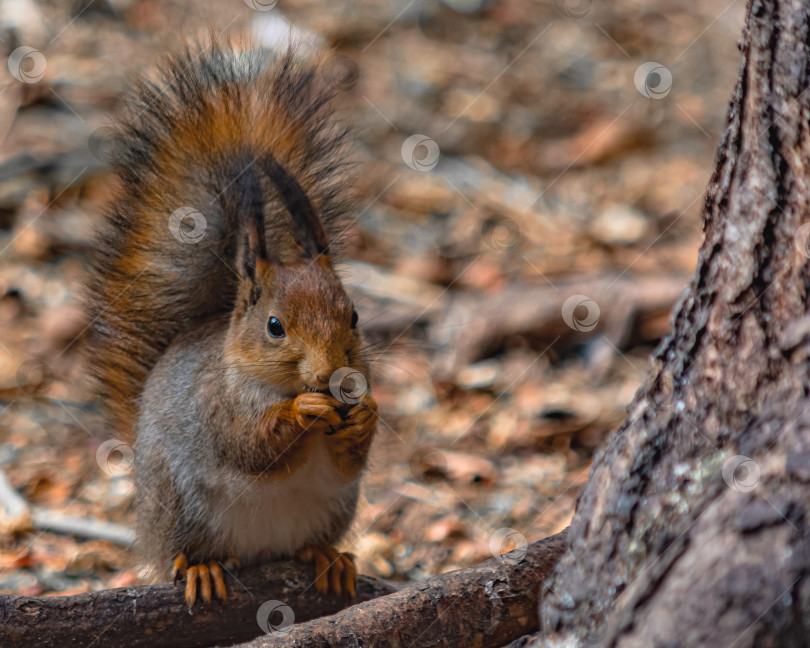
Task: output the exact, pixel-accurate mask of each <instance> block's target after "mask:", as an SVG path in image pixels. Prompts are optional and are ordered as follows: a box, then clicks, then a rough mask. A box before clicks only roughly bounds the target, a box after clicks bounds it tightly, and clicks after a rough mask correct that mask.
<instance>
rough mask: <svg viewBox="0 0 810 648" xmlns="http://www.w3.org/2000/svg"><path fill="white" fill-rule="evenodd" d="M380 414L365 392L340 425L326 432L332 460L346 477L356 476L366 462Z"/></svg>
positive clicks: (373, 401)
mask: <svg viewBox="0 0 810 648" xmlns="http://www.w3.org/2000/svg"><path fill="white" fill-rule="evenodd" d="M344 407H345V406H344ZM379 418H380V414H379V410H378V408H377V403H376V401H375V400H374V399H373V398H372V397H371V396H369V395H368V394H366V395H365V396H363V397H362V398H361V399H360V401H359V402H357V403H356V404H354V405H352V406H351V407H349V409H348V410H347V411H345V412H344V413H343V419H342V421H341V423H340V425H339V426H338V427H337V428H336V429H334V431H333V432H332V433H327V434H329V435H330V436H328V437H327V438H328V439H329V440H328V442H327V444H326V446H327V449H328V451H329V454H330V456H331V457H332V461H333V463H334V464H335V466H336V467H337V468H338V470H339V471H340V472H341V473H342V474H343V475H344V476H345V477H346V478H347V479H354V478H355V477H356V476H357V475H358V474H359V473H360V471H361V470H362V469H363V467H364V466H365V465H366V460H367V459H368V452H369V449H370V448H371V441H372V439H373V437H374V435H373V432H374V429H375V426H376V424H377V421H378V420H379Z"/></svg>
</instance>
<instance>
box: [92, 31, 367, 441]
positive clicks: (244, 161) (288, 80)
mask: <svg viewBox="0 0 810 648" xmlns="http://www.w3.org/2000/svg"><path fill="white" fill-rule="evenodd" d="M332 99H333V91H332V89H331V88H330V87H329V85H328V84H327V83H325V82H324V81H322V79H321V77H320V75H319V72H318V67H317V65H316V64H314V63H311V62H307V61H305V60H304V59H303V58H302V57H301V56H299V54H298V53H297V52H296V51H295V49H294V48H290V49H289V50H288V51H287V52H285V53H283V54H278V55H276V54H273V53H270V52H268V51H262V50H251V51H242V52H235V51H234V50H233V49H232V48H230V47H229V46H223V45H221V44H216V43H215V44H214V45H211V46H197V47H191V46H186V47H185V48H184V49H183V50H182V51H180V52H178V53H175V54H173V55H171V56H170V57H169V58H168V59H167V60H166V61H165V63H164V64H163V65H162V67H161V68H160V75H159V79H158V80H157V81H146V80H142V81H139V82H138V83H137V85H136V88H135V92H134V93H133V99H132V100H131V101H130V102H129V104H128V105H127V107H126V109H125V111H124V115H123V117H122V119H121V121H120V125H119V128H118V136H119V146H116V152H117V153H118V154H119V156H118V159H117V160H115V161H114V163H113V169H114V171H115V174H116V176H117V178H118V187H117V189H116V195H115V198H114V200H113V201H112V202H111V204H110V207H109V208H108V209H107V211H106V213H105V216H104V222H103V224H102V227H101V230H100V232H99V235H98V254H97V257H96V259H95V261H94V267H93V269H92V273H91V280H90V282H89V285H88V290H87V294H86V299H85V303H86V308H87V310H88V311H89V315H90V318H91V326H90V335H89V338H88V345H87V347H88V350H89V353H90V366H91V367H92V369H93V373H94V374H95V377H96V378H97V381H98V386H99V390H100V391H101V395H102V397H103V398H104V399H105V400H106V401H107V403H108V404H109V405H110V407H109V408H108V409H109V413H110V420H111V424H112V428H113V431H114V434H115V435H116V436H118V437H119V438H122V439H125V440H134V436H135V435H134V428H135V423H136V420H137V416H138V399H139V396H140V394H141V391H142V390H143V385H144V382H145V381H146V378H147V375H148V373H149V371H150V370H151V369H152V367H153V366H154V365H155V363H156V362H157V361H158V359H159V358H160V356H161V355H162V354H163V353H164V351H165V349H166V347H167V346H168V345H169V344H170V343H171V341H172V340H173V339H174V338H175V337H176V336H177V335H179V334H181V333H183V332H185V331H190V330H193V329H194V328H195V327H196V326H197V325H199V324H200V323H201V322H203V321H205V320H208V319H210V318H214V317H217V316H219V315H222V316H225V315H227V314H228V313H230V312H231V310H232V309H233V303H234V299H235V296H236V292H237V289H238V274H239V273H238V272H237V271H235V266H236V265H237V264H238V263H241V262H242V260H241V259H239V258H238V257H239V249H240V247H241V245H240V237H242V236H246V235H247V236H250V232H251V231H252V232H253V240H252V241H251V242H250V244H251V246H252V249H253V252H254V254H258V255H263V256H264V257H266V258H267V257H269V258H270V259H271V260H274V261H277V262H281V263H283V262H285V260H287V259H288V258H289V256H290V254H291V252H290V250H291V249H292V248H293V247H295V246H298V248H299V249H302V250H303V251H304V252H305V253H306V254H307V255H310V256H313V255H317V254H321V253H326V252H328V249H329V242H330V241H332V242H334V241H335V240H336V239H339V238H340V234H341V232H342V230H343V228H344V226H345V223H346V220H347V217H348V214H349V212H350V210H351V208H352V207H353V205H354V200H353V197H352V192H351V187H350V185H349V183H348V169H349V167H350V166H351V165H350V162H348V161H347V160H348V154H347V146H346V137H345V135H346V130H345V128H343V127H342V126H341V125H340V124H339V123H337V122H336V121H334V120H333V118H332V116H331V115H332V110H331V103H332ZM265 178H266V179H268V180H269V181H270V187H271V188H272V189H271V191H270V192H268V191H267V190H266V187H265V185H266V184H267V183H265V182H263V180H264V179H265ZM259 203H261V204H259ZM302 228H306V230H307V231H309V232H310V233H311V234H312V235H311V236H309V237H303V238H302V237H300V236H298V237H297V238H296V232H300V231H301V230H302ZM260 234H264V236H260Z"/></svg>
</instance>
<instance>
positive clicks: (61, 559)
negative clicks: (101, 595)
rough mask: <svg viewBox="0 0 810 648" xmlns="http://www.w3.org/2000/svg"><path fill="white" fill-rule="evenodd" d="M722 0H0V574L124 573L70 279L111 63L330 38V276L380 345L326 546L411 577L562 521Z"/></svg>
mask: <svg viewBox="0 0 810 648" xmlns="http://www.w3.org/2000/svg"><path fill="white" fill-rule="evenodd" d="M744 9H745V3H744V2H743V0H732V1H731V2H728V0H706V1H704V2H701V3H694V2H687V1H678V0H615V1H614V2H609V3H607V2H591V1H590V0H578V1H577V0H569V1H566V0H558V1H553V2H552V1H551V0H545V1H539V0H538V1H534V0H502V1H500V2H486V1H481V0H445V1H444V2H438V1H435V0H397V1H372V0H368V1H365V2H357V1H351V2H326V1H325V0H278V1H277V2H272V0H244V1H243V0H219V1H218V2H215V1H213V0H209V1H203V2H190V1H177V0H159V1H158V0H108V1H104V0H89V1H86V0H82V1H79V2H75V3H71V2H64V1H59V2H57V1H52V2H49V1H46V0H41V1H40V0H2V2H0V57H2V67H1V69H0V141H2V147H1V148H0V470H2V475H1V476H0V503H2V510H3V514H2V516H0V591H7V592H16V593H23V594H28V595H36V594H47V593H77V592H84V591H89V590H95V589H101V588H104V587H110V586H123V585H129V584H133V583H137V582H139V580H138V577H139V574H138V570H137V566H136V565H135V564H134V563H133V561H132V554H131V552H130V551H129V549H127V547H126V543H127V540H128V538H129V531H128V528H131V527H132V523H133V520H134V511H133V509H132V506H131V502H132V485H131V473H130V472H129V468H130V464H131V459H132V451H131V449H130V448H129V447H128V446H125V445H122V444H120V443H118V442H116V441H114V440H111V439H110V433H109V431H108V430H107V429H106V428H105V424H104V421H103V419H102V417H101V414H100V409H99V406H98V403H96V402H95V401H94V399H93V394H92V392H91V390H90V389H89V388H88V382H87V379H86V367H85V366H84V365H83V361H82V357H81V347H82V344H83V342H84V334H85V330H86V326H87V321H86V319H85V318H84V316H83V315H82V313H81V311H80V310H79V309H78V307H77V303H76V299H77V296H78V292H79V290H80V287H81V285H82V282H83V281H84V277H85V273H86V271H87V262H88V258H89V255H90V254H91V253H92V252H93V239H92V233H93V228H94V227H95V225H96V224H97V223H98V215H99V212H100V209H101V207H102V206H103V204H104V202H105V200H106V198H107V190H108V186H109V177H108V175H107V173H108V171H107V164H106V160H107V159H109V155H110V147H111V146H114V142H111V141H110V138H109V125H110V124H111V120H112V119H113V118H114V115H115V112H116V108H117V106H119V103H120V101H121V98H122V93H124V91H125V90H126V88H127V84H128V79H129V78H131V76H132V75H133V74H134V73H138V72H145V71H147V70H149V69H150V66H151V65H153V64H154V62H155V60H156V57H158V56H159V54H160V53H161V52H163V51H165V50H166V49H167V48H169V47H171V46H174V45H178V44H179V43H180V41H181V39H182V38H190V39H195V38H201V39H206V38H207V37H208V35H209V34H210V30H211V29H212V28H213V31H214V32H221V33H223V34H246V33H249V34H252V35H253V37H254V38H255V39H256V42H257V43H260V44H261V45H263V46H267V47H283V46H285V44H286V42H287V40H288V39H289V38H290V36H291V35H292V36H293V37H294V38H296V39H298V40H300V41H302V42H305V43H307V44H308V46H311V47H312V48H314V49H323V48H331V52H332V53H331V54H330V56H329V57H328V58H327V61H326V65H325V67H324V72H323V73H324V75H325V78H326V80H327V81H328V82H329V83H332V84H334V86H335V88H336V89H337V90H338V92H339V98H338V106H339V111H340V113H341V115H342V116H343V118H344V119H345V120H346V121H347V122H348V123H349V124H350V126H351V127H352V129H353V131H354V133H355V135H356V146H355V149H354V152H353V155H354V156H355V159H356V160H357V161H358V162H359V167H358V183H357V190H358V192H359V194H360V196H361V198H362V201H361V206H360V208H359V209H358V212H357V218H356V220H355V221H354V223H353V224H352V226H351V228H350V230H349V231H348V233H347V236H346V258H345V259H344V263H343V264H342V265H341V274H342V276H343V278H344V281H345V283H346V285H347V286H348V287H349V289H350V291H351V293H352V295H353V297H354V299H355V302H356V304H357V305H358V310H359V312H360V321H361V326H363V327H364V328H365V330H366V332H367V336H368V337H369V338H370V339H371V340H372V341H373V342H375V344H376V346H377V348H378V349H379V350H380V352H381V353H380V357H379V359H378V361H377V362H376V363H375V366H374V374H373V376H374V380H373V383H372V385H373V391H374V395H375V397H376V398H377V400H378V401H379V403H380V406H381V410H382V421H381V423H380V428H379V433H378V435H377V439H376V441H375V446H374V448H373V456H372V461H371V466H370V469H369V471H368V475H367V479H366V487H365V494H364V498H365V499H364V502H363V505H362V507H361V511H360V513H359V515H358V518H357V521H356V524H355V530H354V533H353V534H352V536H351V537H349V538H348V539H347V541H346V548H347V549H349V550H351V551H353V552H355V553H356V554H357V555H358V558H359V562H360V566H361V570H362V571H363V572H365V573H367V574H371V575H376V576H381V577H386V578H399V579H424V578H427V577H429V576H431V575H433V574H437V573H440V572H443V571H447V570H450V569H456V568H459V567H463V566H466V565H469V564H471V563H474V562H477V561H480V560H482V559H486V558H489V557H492V556H493V555H499V554H500V553H501V552H503V551H506V550H509V549H512V548H515V547H520V546H522V545H525V543H526V542H532V541H534V540H538V539H540V538H543V537H545V536H548V535H550V534H553V533H556V532H558V531H560V530H561V529H563V528H564V527H565V526H566V525H567V524H568V523H569V521H570V519H571V516H572V514H573V510H574V507H575V503H576V497H577V494H578V492H579V490H580V488H581V486H582V485H583V483H584V482H585V481H586V479H587V476H588V470H589V466H590V462H591V458H592V456H593V453H594V452H595V451H596V449H597V448H598V447H599V445H600V443H601V442H602V441H603V440H604V439H605V437H606V435H607V434H609V433H610V432H611V431H612V430H613V429H615V428H616V427H617V426H618V425H619V424H620V422H621V421H622V419H623V417H624V414H625V407H626V405H627V403H628V402H629V401H630V399H631V398H632V396H633V393H634V391H635V390H636V388H637V387H638V386H639V385H640V383H641V381H642V380H643V379H644V375H645V371H646V367H647V363H648V358H649V355H650V353H651V351H652V350H653V349H654V348H655V345H656V344H657V343H658V341H659V340H660V339H661V337H662V336H664V335H665V334H666V333H667V331H668V328H669V312H670V310H671V309H672V307H673V305H674V303H675V302H676V301H677V299H678V297H679V295H680V293H681V291H682V290H683V288H684V287H685V285H686V282H687V281H688V279H689V277H690V276H691V273H692V271H693V269H694V267H695V263H696V258H697V250H698V247H699V244H700V240H701V221H700V211H701V202H702V200H701V199H702V196H703V192H704V188H705V185H706V183H707V182H708V180H709V178H710V175H711V173H712V171H713V168H714V154H715V148H716V145H717V141H718V139H719V137H720V135H721V133H722V129H723V125H724V116H725V112H726V107H727V102H728V98H729V96H730V94H731V91H732V88H733V85H734V82H735V80H736V75H737V71H738V68H739V52H738V50H737V41H738V39H739V35H740V32H741V29H742V24H743V12H744ZM21 48H24V49H21ZM21 498H22V499H21ZM54 529H59V531H58V532H55V531H54ZM105 538H107V539H105Z"/></svg>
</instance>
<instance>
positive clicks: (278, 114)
mask: <svg viewBox="0 0 810 648" xmlns="http://www.w3.org/2000/svg"><path fill="white" fill-rule="evenodd" d="M256 56H258V55H256ZM251 57H254V55H253V54H251V55H245V56H244V57H242V58H240V59H238V60H237V59H234V58H232V55H231V54H230V53H229V52H228V50H227V48H222V47H217V46H214V47H212V48H207V49H203V50H201V51H200V52H196V53H192V52H190V51H186V52H185V53H182V54H180V55H177V56H175V57H174V58H172V59H170V60H169V62H168V64H167V65H166V67H165V68H164V70H163V75H162V79H161V86H160V87H159V86H155V85H150V84H148V83H142V84H141V85H140V86H139V89H138V95H137V97H138V98H137V100H136V101H135V103H134V104H133V105H132V106H131V107H130V109H129V117H127V118H126V119H125V120H124V122H123V126H122V130H121V132H122V138H123V144H124V149H123V156H122V159H121V160H120V161H119V163H118V164H117V167H116V170H117V173H118V176H119V178H120V188H119V189H118V193H117V196H116V198H115V200H114V201H113V203H112V207H111V209H110V210H109V213H108V218H107V223H106V226H105V229H104V231H103V233H102V235H101V239H100V247H101V255H100V257H99V259H98V265H97V268H96V272H95V273H94V275H93V280H92V282H91V285H90V291H89V295H90V299H89V305H90V309H91V314H92V316H93V326H92V345H93V360H94V366H95V368H96V372H97V375H98V377H99V379H100V385H101V390H102V393H103V395H104V396H105V398H106V402H107V403H108V404H109V406H110V407H109V409H110V413H111V419H112V422H113V429H114V431H115V434H116V435H117V436H118V437H119V438H124V439H130V440H131V439H133V438H136V445H135V454H136V485H137V491H136V505H137V507H138V527H137V536H138V544H139V547H140V549H141V551H142V553H143V555H144V557H145V559H146V560H147V562H149V563H150V564H151V565H152V566H153V567H154V568H155V571H156V573H157V574H158V575H163V576H165V575H169V574H170V573H173V572H177V573H178V574H179V575H180V576H181V577H182V576H186V577H187V588H186V600H187V601H189V604H190V605H191V604H193V603H194V600H195V599H196V596H197V587H196V582H197V579H198V578H199V580H200V584H201V585H200V595H201V597H202V598H203V600H206V601H208V600H210V598H211V592H212V589H211V580H213V584H214V590H213V591H214V592H215V593H216V594H217V595H218V596H219V598H222V599H224V598H225V591H224V585H223V581H222V574H221V570H220V569H219V567H218V564H217V562H216V561H225V560H226V559H229V558H236V559H238V560H240V561H242V562H243V563H244V562H249V561H251V560H256V559H259V558H261V557H264V556H275V555H291V554H293V553H295V552H299V553H300V552H303V554H302V555H307V556H309V557H310V559H312V560H315V561H316V562H317V561H320V562H323V560H324V556H329V557H332V556H334V557H335V560H332V564H331V565H330V566H329V569H332V570H334V571H333V572H332V573H331V575H329V577H328V578H327V577H326V576H324V575H321V577H319V579H318V581H317V585H318V588H319V589H322V587H323V586H324V584H325V583H332V584H333V585H334V586H335V587H337V588H342V589H343V590H346V591H350V592H353V590H354V579H355V577H356V574H355V572H354V567H353V562H352V560H351V559H350V558H349V557H345V556H342V555H339V554H337V553H336V552H335V551H334V550H333V549H331V548H330V545H331V544H333V543H335V542H337V540H338V539H339V538H340V537H341V535H342V534H343V533H344V532H345V530H346V528H347V527H348V525H349V523H350V522H351V519H352V516H353V513H354V507H355V505H356V501H357V480H358V478H359V476H360V473H361V472H362V470H363V468H364V466H365V464H366V459H367V456H368V451H369V446H370V443H371V440H372V438H373V434H374V429H375V424H376V421H377V418H378V413H377V405H376V403H375V402H374V400H373V398H372V397H371V396H370V395H369V394H368V393H366V394H364V395H363V396H362V397H361V398H359V400H358V401H357V402H356V403H355V402H352V401H349V402H345V403H344V402H341V401H339V400H338V399H336V398H335V397H334V396H333V395H331V394H330V393H329V391H330V378H331V377H332V375H333V374H334V373H335V372H336V371H337V370H338V369H341V368H344V367H348V368H350V369H352V370H354V371H357V372H359V373H360V374H362V375H363V376H365V377H367V376H368V364H367V362H366V359H365V356H364V353H363V341H362V337H361V335H360V333H359V331H358V330H357V329H356V327H355V325H354V320H353V305H352V303H351V300H350V299H349V297H348V295H347V294H346V292H345V290H344V289H343V287H342V286H341V284H340V282H339V281H338V279H337V277H336V275H335V272H334V268H333V262H332V257H331V254H330V251H329V240H330V239H333V238H334V237H335V235H336V234H337V232H338V230H339V227H340V221H341V217H343V216H344V215H345V214H346V213H347V210H348V208H349V206H350V201H349V200H348V195H347V191H346V182H345V177H344V175H343V171H342V168H343V166H344V164H343V156H344V154H343V153H342V148H341V142H342V132H341V130H340V129H339V128H337V127H335V126H334V125H333V123H332V122H331V121H330V119H329V110H328V100H329V96H328V93H327V92H326V91H325V90H323V89H322V88H320V86H319V83H318V76H317V72H316V69H315V68H313V67H312V66H309V65H307V64H304V63H301V62H300V61H299V60H298V59H297V58H296V56H295V54H294V53H292V52H288V53H287V54H286V55H284V56H280V57H278V58H277V59H276V60H274V61H272V62H269V63H268V62H267V61H265V63H268V64H267V65H266V67H262V65H263V64H262V60H263V59H262V58H261V56H258V57H257V58H251ZM246 69H249V72H247V73H246V72H245V70H246ZM180 207H190V208H193V209H194V210H196V211H199V212H200V213H201V214H203V216H204V217H205V221H206V229H205V234H204V236H202V237H200V239H199V240H198V241H197V242H195V243H189V242H183V241H181V240H177V238H176V237H175V236H174V235H173V234H172V233H171V231H170V229H169V217H170V215H171V214H172V213H173V212H174V211H175V210H176V209H178V208H180ZM271 317H274V318H277V319H278V320H279V321H280V322H282V323H283V335H281V336H276V337H274V336H273V335H271V334H270V333H269V329H268V326H269V321H270V320H269V318H271ZM300 475H305V476H304V477H301V476H300ZM268 489H269V490H268ZM274 498H276V501H274ZM299 499H300V500H301V501H300V502H299V501H298V500H299ZM181 572H182V573H181Z"/></svg>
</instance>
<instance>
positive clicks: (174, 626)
mask: <svg viewBox="0 0 810 648" xmlns="http://www.w3.org/2000/svg"><path fill="white" fill-rule="evenodd" d="M314 580H315V572H314V567H311V566H306V565H303V564H300V563H297V562H294V561H280V562H276V563H272V564H267V565H262V566H259V567H255V568H251V569H249V570H248V569H245V570H243V573H240V574H238V576H237V578H233V577H230V576H226V583H227V585H228V592H229V600H228V602H227V603H225V604H223V603H221V602H219V601H216V600H215V601H213V602H212V603H211V604H210V605H207V606H204V605H202V604H201V603H200V602H198V603H197V605H196V606H195V607H194V613H193V614H191V613H189V611H188V608H187V607H186V605H185V603H184V602H183V591H184V590H183V587H182V586H180V585H178V586H177V587H175V586H174V585H172V584H170V583H163V584H159V585H144V586H139V587H119V588H116V589H109V590H103V591H100V592H93V593H90V594H77V595H74V596H54V597H33V596H15V595H0V646H3V648H17V647H21V648H31V647H32V646H36V647H37V648H58V647H61V646H92V647H93V648H104V647H105V646H109V647H110V648H119V647H120V646H133V647H138V646H144V647H149V648H163V647H166V648H169V647H171V648H192V647H197V646H211V645H214V644H227V645H230V644H233V643H235V642H237V641H246V640H248V639H251V638H253V637H256V636H258V635H259V634H261V633H262V628H261V627H260V625H259V623H258V621H257V613H258V610H259V608H260V606H261V605H262V603H264V602H265V601H268V600H279V601H287V602H289V605H291V606H292V607H294V610H295V616H296V620H298V621H304V620H307V619H313V618H315V617H319V616H323V615H325V614H332V613H334V612H336V611H338V610H340V609H342V608H344V607H346V605H348V604H349V603H350V602H349V601H347V600H345V599H343V598H341V597H337V596H328V597H323V596H320V595H318V594H317V593H316V592H315V590H314V588H313V587H311V584H312V583H313V582H314ZM394 591H396V590H395V588H394V587H393V586H392V585H390V584H388V583H385V582H383V581H379V580H375V579H372V578H367V577H362V576H361V578H360V582H359V583H358V591H357V598H356V599H354V600H353V601H351V602H357V601H367V600H369V599H372V598H376V597H379V596H383V595H386V594H390V593H391V592H394Z"/></svg>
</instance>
